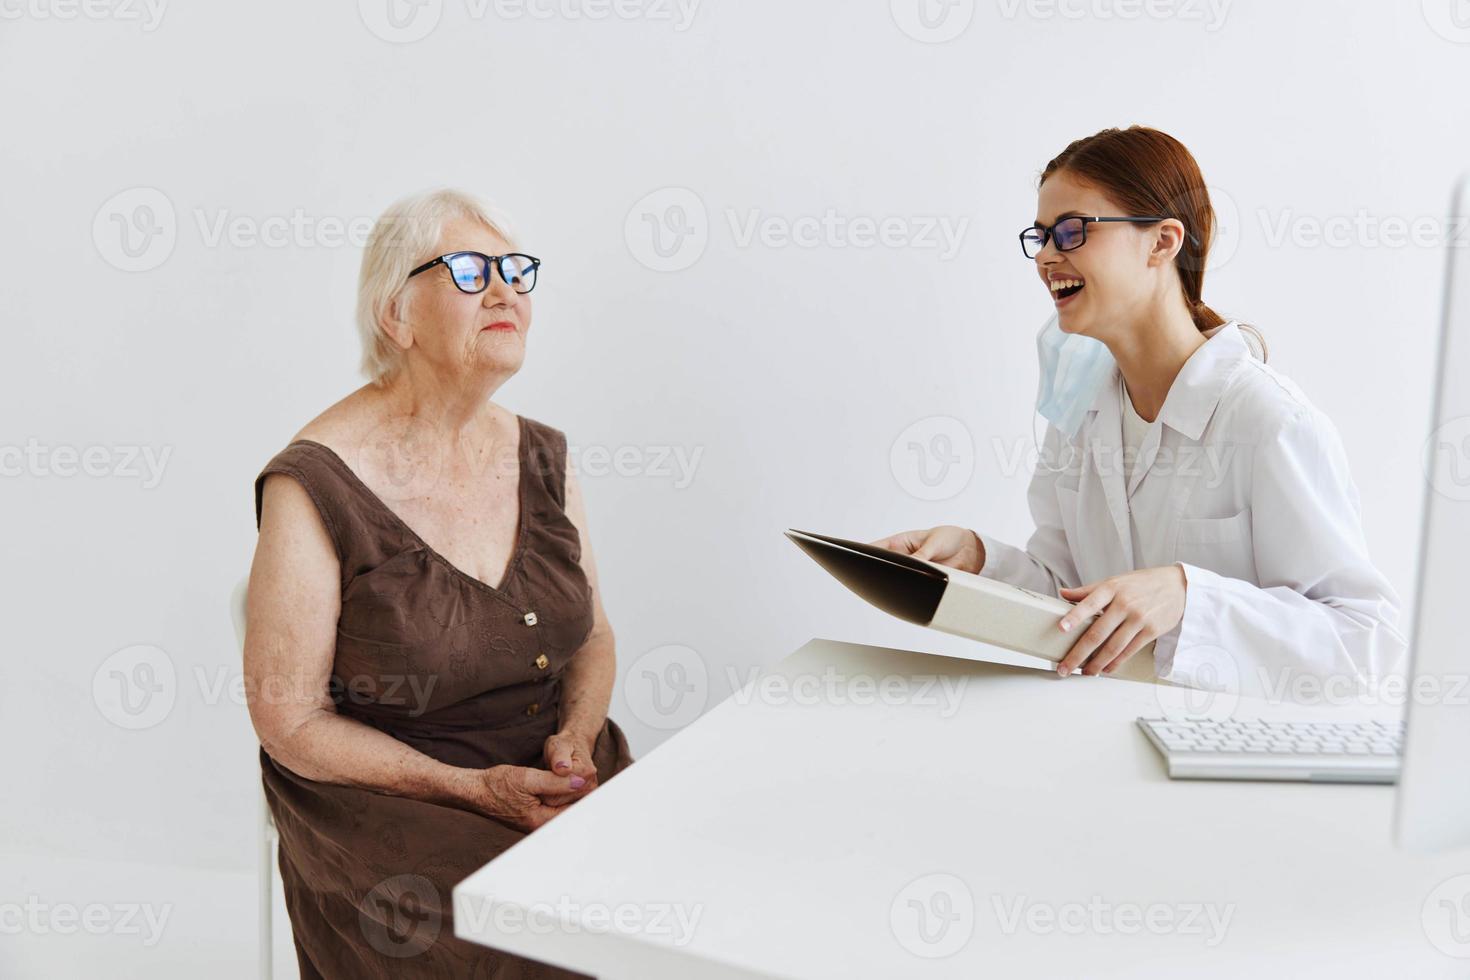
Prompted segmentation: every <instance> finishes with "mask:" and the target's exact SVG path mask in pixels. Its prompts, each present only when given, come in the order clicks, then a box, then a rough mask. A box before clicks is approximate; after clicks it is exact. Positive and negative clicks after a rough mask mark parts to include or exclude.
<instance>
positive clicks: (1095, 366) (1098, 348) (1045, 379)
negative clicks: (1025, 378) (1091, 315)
mask: <svg viewBox="0 0 1470 980" xmlns="http://www.w3.org/2000/svg"><path fill="white" fill-rule="evenodd" d="M1036 353H1037V356H1038V357H1039V359H1040V361H1041V379H1040V381H1039V383H1038V385H1037V390H1036V411H1037V412H1039V413H1040V414H1041V416H1042V418H1045V419H1046V420H1047V421H1049V422H1050V423H1051V424H1052V425H1054V426H1056V427H1057V430H1058V431H1059V432H1061V433H1062V434H1063V435H1065V436H1066V437H1067V438H1068V439H1071V438H1074V437H1075V436H1076V435H1077V431H1078V430H1079V429H1081V428H1082V421H1083V420H1084V419H1085V418H1087V410H1088V409H1090V408H1092V404H1093V402H1094V401H1096V400H1097V396H1098V393H1099V392H1100V391H1102V389H1103V386H1104V385H1106V384H1107V383H1108V379H1109V378H1111V377H1112V374H1113V368H1114V366H1115V365H1116V364H1117V362H1116V361H1114V360H1113V352H1112V351H1110V350H1108V345H1107V344H1104V343H1103V342H1102V341H1100V340H1093V339H1092V338H1091V337H1084V336H1082V335H1081V334H1073V333H1065V332H1063V330H1062V328H1061V327H1059V326H1058V325H1057V317H1056V314H1052V317H1051V319H1050V320H1048V321H1046V326H1044V327H1042V328H1041V332H1040V333H1039V334H1037V335H1036Z"/></svg>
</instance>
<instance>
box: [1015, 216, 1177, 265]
mask: <svg viewBox="0 0 1470 980" xmlns="http://www.w3.org/2000/svg"><path fill="white" fill-rule="evenodd" d="M1171 217H1172V216H1171V215H1167V214H1162V215H1140V216H1139V217H1134V218H1094V217H1083V216H1082V215H1080V214H1069V215H1067V216H1066V217H1065V218H1061V219H1059V220H1057V221H1056V222H1055V223H1054V224H1053V225H1051V226H1050V227H1047V226H1046V225H1043V224H1041V223H1040V222H1036V223H1034V224H1032V225H1031V226H1030V227H1027V228H1023V229H1022V230H1021V234H1019V235H1017V236H1016V237H1017V238H1019V239H1020V241H1021V254H1022V255H1024V256H1026V258H1028V259H1035V258H1036V255H1040V254H1041V252H1042V250H1043V249H1045V248H1046V243H1047V242H1050V241H1055V238H1054V237H1053V232H1055V231H1056V227H1057V225H1059V224H1061V223H1062V222H1063V221H1080V222H1082V237H1081V238H1080V239H1078V240H1077V244H1076V245H1073V246H1072V247H1071V248H1062V247H1061V246H1060V245H1058V246H1057V251H1058V252H1072V251H1076V250H1077V249H1079V248H1081V247H1082V246H1083V245H1086V244H1087V226H1088V225H1090V224H1093V223H1094V222H1099V221H1130V222H1133V223H1134V224H1145V225H1151V224H1153V223H1155V222H1157V221H1168V220H1169V219H1170V218H1171ZM1033 231H1040V232H1041V234H1042V239H1041V247H1040V248H1038V249H1037V250H1036V255H1032V254H1031V253H1030V252H1027V251H1026V235H1027V234H1028V233H1030V232H1033ZM1184 233H1185V234H1186V235H1188V236H1189V240H1190V241H1191V242H1193V243H1194V244H1195V245H1198V244H1199V239H1198V238H1196V237H1194V233H1193V232H1191V231H1189V230H1188V229H1185V231H1184Z"/></svg>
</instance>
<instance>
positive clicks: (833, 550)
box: [786, 530, 1154, 676]
mask: <svg viewBox="0 0 1470 980" xmlns="http://www.w3.org/2000/svg"><path fill="white" fill-rule="evenodd" d="M786 536H787V537H788V538H790V539H791V540H792V541H793V542H795V544H796V546H797V547H798V548H800V549H801V550H802V551H804V552H806V553H807V555H809V556H810V557H811V558H812V560H813V561H815V562H816V563H817V564H818V565H821V566H822V567H823V568H825V569H826V570H827V571H828V572H829V573H830V574H831V575H832V577H833V578H835V579H837V581H839V582H841V583H842V584H843V585H845V586H847V587H848V588H849V589H851V590H852V591H853V592H855V593H857V594H858V595H859V596H861V597H862V598H864V599H866V600H867V601H868V602H870V603H871V604H873V605H875V606H877V607H878V608H879V609H881V610H883V611H884V612H886V613H888V614H889V615H891V616H897V617H898V618H899V619H902V620H904V621H906V622H910V623H916V624H918V625H919V626H928V627H930V628H931V629H936V630H940V631H942V632H945V633H953V634H954V635H956V636H967V637H969V638H970V639H972V640H979V641H980V642H981V643H989V644H991V645H992V646H998V647H1004V648H1005V649H1007V650H1014V651H1016V652H1018V653H1027V654H1030V655H1032V656H1035V657H1042V658H1044V659H1046V660H1049V661H1051V662H1052V663H1059V662H1060V661H1061V660H1062V659H1063V658H1064V657H1066V655H1067V652H1068V651H1069V650H1071V649H1072V645H1073V644H1074V643H1076V642H1077V637H1079V636H1081V635H1082V631H1083V629H1084V628H1085V627H1086V624H1087V623H1090V622H1091V619H1089V620H1087V621H1086V622H1084V623H1082V624H1079V625H1078V626H1076V627H1074V628H1073V629H1072V630H1071V631H1070V632H1067V633H1063V632H1062V631H1061V630H1059V629H1058V628H1057V620H1059V619H1061V618H1062V616H1064V615H1066V613H1067V610H1069V609H1071V608H1072V606H1073V603H1070V602H1068V601H1067V600H1065V599H1060V598H1057V597H1056V596H1049V595H1042V594H1040V593H1038V592H1032V591H1031V590H1030V589H1023V588H1020V587H1019V586H1015V585H1011V584H1009V583H1007V582H1000V581H997V580H996V579H990V578H984V577H983V576H980V575H973V574H971V573H969V572H965V571H961V570H960V569H957V568H950V567H949V566H947V565H940V564H938V563H937V562H932V561H925V560H924V559H922V558H915V557H913V556H912V555H902V554H899V553H898V552H896V551H888V550H887V549H885V548H879V547H877V546H876V545H870V544H863V543H861V542H857V541H844V540H843V539H842V538H833V537H828V536H826V535H822V534H812V533H811V532H809V531H797V530H789V531H787V532H786ZM1153 647H1154V645H1153V643H1149V644H1148V645H1147V646H1145V647H1144V648H1143V649H1141V650H1139V651H1138V653H1136V654H1134V656H1133V657H1132V658H1131V659H1130V661H1129V663H1128V664H1125V668H1127V667H1133V669H1132V670H1126V671H1125V672H1126V673H1127V674H1130V675H1133V674H1136V673H1139V672H1140V668H1142V667H1143V666H1144V665H1145V664H1147V665H1148V667H1149V669H1148V671H1147V673H1148V674H1149V675H1150V676H1151V675H1152V663H1153Z"/></svg>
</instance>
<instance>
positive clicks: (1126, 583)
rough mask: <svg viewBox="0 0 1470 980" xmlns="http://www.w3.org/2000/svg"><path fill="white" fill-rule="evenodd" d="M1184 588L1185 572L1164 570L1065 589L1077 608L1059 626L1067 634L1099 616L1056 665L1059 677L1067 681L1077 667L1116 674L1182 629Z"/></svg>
mask: <svg viewBox="0 0 1470 980" xmlns="http://www.w3.org/2000/svg"><path fill="white" fill-rule="evenodd" d="M1185 588H1186V582H1185V578H1184V569H1183V568H1180V567H1179V566H1178V565H1164V566H1162V567H1160V568H1142V569H1139V570H1138V571H1136V572H1125V573H1124V574H1122V575H1114V576H1113V577H1112V578H1105V579H1103V580H1102V581H1101V582H1094V583H1092V584H1091V585H1083V586H1079V587H1078V588H1075V589H1062V598H1063V599H1066V600H1068V601H1070V602H1075V603H1077V605H1076V606H1075V607H1074V608H1073V609H1072V610H1071V611H1070V612H1068V613H1067V614H1066V615H1065V616H1063V617H1062V618H1061V619H1060V620H1058V622H1057V626H1058V627H1059V628H1060V629H1061V630H1062V631H1063V632H1068V631H1070V630H1073V629H1075V628H1076V627H1077V626H1078V625H1079V624H1081V623H1084V622H1086V621H1087V619H1088V618H1089V617H1091V616H1093V615H1094V614H1096V615H1097V619H1095V620H1093V623H1092V625H1091V626H1089V627H1088V628H1087V630H1086V631H1085V632H1084V633H1083V634H1082V635H1081V636H1079V637H1077V642H1076V643H1074V644H1072V649H1071V650H1070V651H1068V653H1067V656H1066V657H1065V658H1063V660H1062V662H1061V663H1059V664H1057V673H1058V674H1061V675H1062V676H1063V677H1066V676H1067V675H1068V674H1069V673H1071V672H1072V671H1074V670H1076V669H1077V668H1078V667H1082V673H1084V674H1097V673H1105V674H1111V673H1113V672H1114V671H1115V670H1117V669H1118V668H1119V667H1121V666H1122V665H1123V663H1124V662H1125V661H1127V659H1128V658H1129V657H1131V656H1133V655H1134V654H1135V653H1137V652H1138V651H1139V650H1140V649H1141V648H1142V647H1144V646H1145V645H1146V644H1147V643H1148V642H1149V641H1150V640H1154V639H1157V638H1158V637H1160V636H1163V635H1164V634H1165V633H1167V632H1169V631H1170V630H1172V629H1173V628H1174V627H1176V626H1178V625H1179V621H1180V620H1182V619H1183V618H1184V593H1185ZM1089 658H1091V659H1089ZM1084 663H1085V666H1083V665H1084Z"/></svg>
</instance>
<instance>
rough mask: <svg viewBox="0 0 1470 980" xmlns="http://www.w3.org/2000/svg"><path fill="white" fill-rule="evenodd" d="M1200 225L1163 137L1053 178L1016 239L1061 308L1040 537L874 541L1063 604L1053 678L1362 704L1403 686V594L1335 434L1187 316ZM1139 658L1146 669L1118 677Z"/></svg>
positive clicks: (1206, 208) (1082, 159)
mask: <svg viewBox="0 0 1470 980" xmlns="http://www.w3.org/2000/svg"><path fill="white" fill-rule="evenodd" d="M1213 226H1214V212H1213V210H1212V208H1211V206H1210V200H1209V195H1208V193H1207V192H1206V190H1205V184H1204V180H1203V178H1202V177H1201V174H1200V170H1199V167H1198V165H1197V164H1196V163H1195V160H1194V158H1193V156H1191V155H1190V153H1189V151H1188V150H1187V149H1185V148H1184V146H1183V145H1182V144H1180V143H1179V142H1178V141H1177V140H1175V139H1173V138H1172V137H1170V136H1168V135H1166V134H1164V133H1161V132H1159V131H1157V130H1153V129H1147V128H1144V127H1138V126H1134V127H1130V128H1128V129H1122V130H1120V129H1108V130H1104V131H1102V132H1100V133H1098V134H1096V135H1094V136H1090V137H1087V138H1085V139H1080V140H1077V141H1076V142H1074V143H1072V144H1071V145H1070V146H1068V147H1067V148H1066V149H1065V150H1064V151H1063V152H1062V153H1061V155H1060V156H1058V157H1057V158H1056V159H1054V160H1052V161H1051V162H1050V163H1049V164H1047V166H1046V169H1045V170H1044V171H1043V172H1042V174H1041V182H1040V188H1039V192H1038V201H1037V217H1036V222H1035V224H1034V225H1033V226H1032V227H1030V228H1027V229H1026V230H1024V231H1023V232H1022V234H1021V240H1022V249H1023V251H1024V253H1025V255H1026V256H1027V257H1028V258H1029V259H1031V260H1033V261H1034V263H1035V269H1036V274H1037V277H1038V278H1039V279H1040V286H1041V288H1042V289H1046V290H1048V291H1049V293H1050V295H1051V297H1052V299H1053V302H1054V304H1055V307H1056V319H1055V323H1054V324H1052V325H1049V327H1048V330H1045V331H1043V333H1042V336H1041V337H1040V338H1039V348H1040V351H1041V355H1042V383H1041V399H1040V405H1039V409H1040V411H1041V413H1042V414H1043V415H1044V416H1046V417H1047V418H1048V419H1049V420H1050V424H1049V425H1048V427H1047V432H1046V436H1045V438H1044V440H1043V445H1042V447H1041V453H1040V457H1041V459H1040V462H1039V465H1038V467H1037V470H1036V474H1035V476H1034V478H1033V479H1032V481H1031V485H1030V489H1029V491H1028V497H1029V502H1030V508H1031V513H1032V515H1033V517H1034V518H1035V520H1036V531H1035V533H1034V534H1033V535H1032V536H1031V539H1030V541H1029V542H1027V544H1026V548H1025V550H1021V549H1019V548H1015V547H1012V546H1011V545H1008V544H1005V543H1003V542H1000V541H997V540H996V539H994V538H992V537H990V536H988V535H985V534H980V533H976V532H973V531H970V530H968V529H965V528H961V527H953V526H942V527H935V528H930V529H928V530H918V531H907V532H904V533H901V534H895V535H893V536H891V537H888V538H885V539H882V540H881V541H878V542H875V543H876V544H880V545H882V546H884V547H886V548H889V549H892V550H894V551H900V552H904V553H909V554H915V555H918V556H919V557H922V558H927V559H930V560H932V561H936V562H940V563H943V564H946V565H950V566H953V567H955V568H961V569H964V570H966V571H970V572H976V573H979V574H981V575H984V576H987V577H990V578H994V579H999V580H1002V581H1006V582H1010V583H1012V584H1014V585H1019V586H1023V587H1025V588H1028V589H1031V590H1033V591H1036V592H1043V593H1049V594H1052V595H1060V596H1061V597H1062V598H1064V599H1067V600H1070V601H1073V602H1075V603H1076V604H1077V605H1076V607H1075V608H1074V609H1072V610H1071V611H1070V612H1068V613H1067V614H1066V615H1065V616H1063V617H1062V618H1061V619H1060V621H1059V622H1058V629H1061V630H1064V631H1070V630H1075V629H1077V627H1078V626H1080V625H1081V624H1083V623H1085V622H1086V621H1087V620H1088V619H1089V618H1090V617H1093V616H1094V615H1095V616H1096V619H1095V620H1094V621H1093V622H1092V624H1091V625H1090V626H1088V627H1087V628H1086V629H1082V630H1080V631H1079V635H1078V636H1077V639H1076V641H1075V642H1074V644H1073V645H1072V647H1071V652H1070V653H1068V655H1067V656H1066V658H1065V659H1064V660H1062V661H1061V663H1059V664H1058V665H1057V671H1058V673H1060V674H1061V675H1062V676H1064V677H1065V676H1067V675H1068V674H1069V673H1071V672H1073V671H1077V670H1080V671H1081V672H1082V673H1084V674H1097V673H1104V674H1115V673H1120V672H1122V673H1126V674H1127V675H1129V676H1155V677H1158V678H1163V679H1165V680H1167V681H1170V682H1173V683H1180V684H1185V685H1189V686H1193V687H1207V688H1215V689H1222V688H1225V689H1233V690H1239V691H1242V692H1250V693H1255V694H1262V693H1265V694H1267V695H1270V694H1276V695H1279V696H1292V692H1294V691H1301V690H1303V687H1302V683H1303V679H1304V678H1305V679H1306V682H1307V683H1308V684H1320V685H1326V684H1332V683H1336V684H1337V686H1338V688H1339V689H1340V690H1345V689H1347V688H1349V687H1352V688H1355V689H1356V688H1358V687H1361V686H1372V685H1374V684H1376V683H1379V682H1380V681H1381V679H1382V678H1384V677H1386V676H1388V675H1390V674H1393V673H1396V672H1398V671H1400V670H1402V666H1403V661H1404V655H1405V652H1406V643H1405V641H1404V637H1403V636H1402V634H1401V633H1400V632H1399V630H1398V628H1397V625H1396V623H1397V619H1398V607H1399V600H1398V596H1397V594H1396V593H1395V591H1394V589H1393V587H1392V586H1391V585H1390V584H1389V583H1388V581H1386V580H1385V579H1384V577H1383V576H1382V575H1381V574H1380V573H1379V572H1378V570H1377V569H1376V568H1375V567H1374V566H1373V563H1372V561H1371V560H1370V559H1369V556H1368V548H1367V545H1366V543H1365V541H1364V538H1363V531H1362V526H1361V518H1360V511H1359V505H1358V493H1357V489H1356V488H1355V487H1354V485H1353V482H1352V478H1351V476H1350V474H1349V472H1348V465H1347V458H1346V455H1345V454H1344V452H1343V448H1342V444H1341V441H1340V440H1339V438H1338V435H1337V431H1336V430H1335V429H1334V427H1333V425H1332V423H1331V422H1330V421H1329V420H1328V418H1327V417H1326V416H1325V415H1323V414H1322V413H1321V412H1320V411H1319V410H1318V409H1316V408H1315V407H1314V406H1313V405H1312V404H1311V403H1310V402H1309V401H1308V400H1307V398H1306V396H1305V395H1303V394H1302V392H1301V390H1300V389H1299V388H1298V387H1297V386H1296V385H1295V384H1293V383H1292V382H1291V381H1290V380H1288V379H1287V378H1285V377H1283V376H1282V375H1281V374H1279V373H1278V372H1277V371H1275V370H1274V369H1273V368H1271V367H1268V366H1267V365H1266V363H1265V347H1264V344H1263V343H1262V342H1261V339H1260V336H1259V334H1257V333H1256V332H1255V331H1254V330H1253V329H1251V328H1249V327H1246V326H1243V325H1242V324H1239V323H1237V322H1235V321H1226V320H1224V319H1223V318H1222V317H1220V316H1219V315H1218V314H1216V313H1215V312H1214V311H1213V310H1211V309H1210V308H1209V307H1208V306H1206V305H1205V304H1204V303H1203V302H1202V301H1201V299H1200V291H1201V288H1202V286H1203V282H1204V269H1205V262H1206V258H1207V255H1208V251H1209V243H1210V240H1211V235H1212V232H1213ZM1086 338H1092V339H1093V340H1096V341H1101V344H1095V343H1092V342H1091V341H1089V340H1087V339H1086ZM1104 345H1105V346H1104ZM1150 641H1154V649H1153V658H1152V663H1148V662H1147V660H1148V658H1146V657H1145V658H1137V659H1132V658H1135V655H1136V654H1138V652H1139V651H1140V650H1142V649H1144V648H1145V647H1146V646H1147V644H1148V643H1149V642H1150ZM1131 659H1132V663H1131V664H1130V660H1131ZM1318 690H1323V691H1324V692H1325V693H1327V694H1329V695H1330V694H1331V693H1332V692H1331V689H1328V688H1325V687H1324V688H1318Z"/></svg>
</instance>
